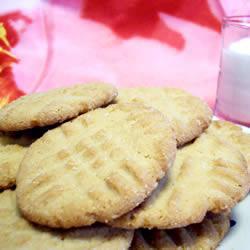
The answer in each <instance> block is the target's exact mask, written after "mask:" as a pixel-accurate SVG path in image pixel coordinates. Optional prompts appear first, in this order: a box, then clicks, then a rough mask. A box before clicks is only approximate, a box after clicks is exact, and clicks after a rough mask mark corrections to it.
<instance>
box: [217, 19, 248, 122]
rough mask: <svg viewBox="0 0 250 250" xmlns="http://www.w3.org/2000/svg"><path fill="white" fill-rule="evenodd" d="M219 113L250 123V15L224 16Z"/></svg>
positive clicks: (225, 116)
mask: <svg viewBox="0 0 250 250" xmlns="http://www.w3.org/2000/svg"><path fill="white" fill-rule="evenodd" d="M222 39H223V42H222V52H221V63H220V73H219V79H218V87H217V98H216V104H215V115H217V116H219V117H221V118H224V119H226V120H230V121H233V122H236V123H239V124H243V125H246V126H250V16H232V17H225V18H224V19H223V26H222Z"/></svg>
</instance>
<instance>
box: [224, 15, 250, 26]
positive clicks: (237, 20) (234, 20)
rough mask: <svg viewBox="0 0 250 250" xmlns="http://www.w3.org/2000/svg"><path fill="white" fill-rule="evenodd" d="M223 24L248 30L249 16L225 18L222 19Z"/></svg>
mask: <svg viewBox="0 0 250 250" xmlns="http://www.w3.org/2000/svg"><path fill="white" fill-rule="evenodd" d="M223 23H224V24H230V25H234V26H238V27H241V28H244V27H245V28H250V15H242V16H225V17H223Z"/></svg>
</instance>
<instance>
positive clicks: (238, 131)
mask: <svg viewBox="0 0 250 250" xmlns="http://www.w3.org/2000/svg"><path fill="white" fill-rule="evenodd" d="M206 132H207V133H209V134H213V135H215V136H217V137H218V138H220V139H221V140H224V141H225V142H226V143H229V144H230V145H231V146H233V147H235V148H236V149H238V150H239V151H240V152H241V153H242V154H243V155H244V157H245V158H246V160H247V165H248V171H249V172H250V134H249V133H248V134H247V133H245V132H244V131H243V129H242V128H241V127H240V126H237V125H235V124H233V123H231V122H227V121H213V122H212V123H211V124H210V126H209V127H208V129H207V131H206Z"/></svg>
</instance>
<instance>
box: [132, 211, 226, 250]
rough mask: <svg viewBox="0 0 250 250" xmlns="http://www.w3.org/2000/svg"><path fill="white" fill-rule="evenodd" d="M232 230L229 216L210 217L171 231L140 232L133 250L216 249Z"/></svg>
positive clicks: (137, 232)
mask: <svg viewBox="0 0 250 250" xmlns="http://www.w3.org/2000/svg"><path fill="white" fill-rule="evenodd" d="M229 228H230V220H229V218H228V216H226V215H223V214H219V215H209V216H207V217H206V218H205V219H204V220H203V221H202V222H201V223H199V224H193V225H190V226H187V227H184V228H183V227H182V228H177V229H172V230H171V229H170V230H157V229H153V230H138V231H136V232H135V235H134V239H133V243H132V246H131V248H130V249H131V250H182V249H183V250H185V249H188V250H197V249H203V250H205V249H207V250H208V249H209V250H212V249H216V247H217V246H218V245H219V243H220V242H221V241H222V240H223V238H224V237H225V235H226V234H227V232H228V231H229Z"/></svg>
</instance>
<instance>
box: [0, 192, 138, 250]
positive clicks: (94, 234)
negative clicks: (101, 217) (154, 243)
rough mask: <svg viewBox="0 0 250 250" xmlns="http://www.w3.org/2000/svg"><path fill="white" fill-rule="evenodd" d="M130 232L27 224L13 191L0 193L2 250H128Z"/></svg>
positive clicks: (0, 242)
mask: <svg viewBox="0 0 250 250" xmlns="http://www.w3.org/2000/svg"><path fill="white" fill-rule="evenodd" d="M132 238H133V231H128V230H122V229H114V228H109V227H107V226H101V225H100V226H94V227H86V228H78V229H73V230H52V229H49V228H45V227H40V226H36V225H34V224H31V223H29V222H28V221H26V220H25V219H24V218H23V217H22V215H21V214H20V212H19V210H18V208H17V206H16V194H15V192H14V191H10V190H7V191H4V192H2V193H0V248H1V249H4V250H13V249H15V250H23V249H25V250H34V249H36V250H45V249H53V250H72V249H73V250H83V249H84V250H93V249H95V250H117V249H122V250H127V249H129V246H130V244H131V241H132Z"/></svg>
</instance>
